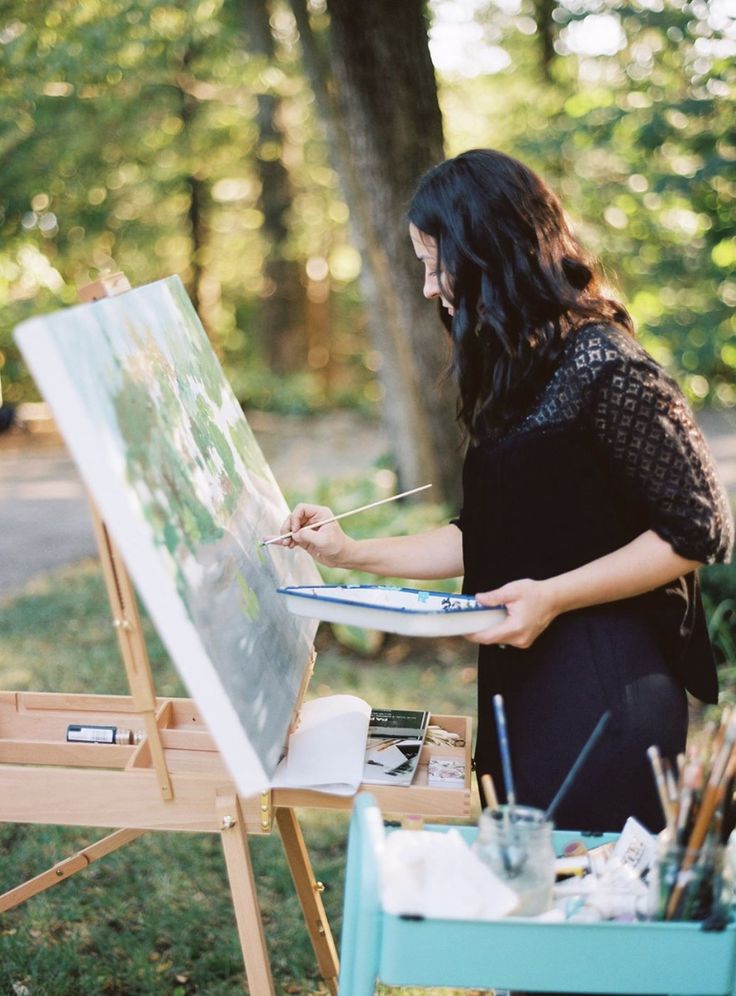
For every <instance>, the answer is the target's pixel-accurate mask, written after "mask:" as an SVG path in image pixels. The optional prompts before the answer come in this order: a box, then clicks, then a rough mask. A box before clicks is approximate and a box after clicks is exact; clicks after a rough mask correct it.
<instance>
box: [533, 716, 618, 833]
mask: <svg viewBox="0 0 736 996" xmlns="http://www.w3.org/2000/svg"><path fill="white" fill-rule="evenodd" d="M610 718H611V710H610V709H609V710H608V711H607V712H604V713H603V715H602V716H601V718H600V719H599V720H598V722H597V723H596V725H595V729H594V730H593V732H592V733H591V734H590V736H589V737H588V739H587V741H586V743H585V746H584V747H583V749H582V750H581V751H580V753H579V754H578V756H577V759H576V760H575V763H574V764H573V766H572V767H571V768H570V770H569V771H568V773H567V774H566V775H565V778H564V781H563V782H562V785H560V787H559V788H558V789H557V795H556V796H555V797H554V799H553V800H552V802H551V803H550V804H549V806H547V811H546V813H545V814H544V821H545V823H546V822H548V821H549V820H551V819H552V817H553V816H554V813H555V810H556V809H557V807H558V806H559V804H560V802H561V801H562V799H563V797H564V795H565V793H566V792H567V790H568V789H569V788H570V786H571V785H572V783H573V782H574V781H575V779H576V778H577V776H578V772H579V771H580V769H581V768H582V766H583V765H584V764H585V762H586V761H587V759H588V755H589V754H590V752H591V751H592V750H593V748H594V747H595V745H596V744H597V743H598V741H599V740H600V738H601V735H602V733H603V731H604V730H605V728H606V723H607V722H608V720H609V719H610Z"/></svg>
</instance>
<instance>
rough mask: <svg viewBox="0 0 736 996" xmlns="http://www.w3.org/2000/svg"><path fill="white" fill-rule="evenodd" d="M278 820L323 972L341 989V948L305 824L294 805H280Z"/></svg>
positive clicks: (330, 985)
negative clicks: (314, 868) (301, 823)
mask: <svg viewBox="0 0 736 996" xmlns="http://www.w3.org/2000/svg"><path fill="white" fill-rule="evenodd" d="M276 822H277V823H278V827H279V832H280V833H281V841H282V843H283V845H284V851H285V853H286V860H287V861H288V863H289V870H290V871H291V877H292V878H293V880H294V886H295V888H296V894H297V896H298V897H299V902H300V903H301V907H302V912H303V913H304V922H305V923H306V925H307V930H308V931H309V936H310V937H311V939H312V947H313V948H314V953H315V955H316V956H317V964H318V965H319V970H320V973H321V975H322V978H323V979H324V982H325V985H326V986H327V988H328V990H329V991H330V992H331V993H333V994H334V993H337V976H338V973H339V970H340V966H339V962H338V957H337V949H336V948H335V942H334V940H333V938H332V931H331V930H330V925H329V923H328V921H327V916H326V915H325V908H324V906H323V904H322V898H321V896H320V891H321V890H320V887H319V883H317V882H315V879H314V872H313V871H312V865H311V862H310V860H309V854H308V853H307V848H306V845H305V843H304V838H303V836H302V830H301V827H300V826H299V822H298V820H297V818H296V814H295V812H294V810H293V809H277V810H276Z"/></svg>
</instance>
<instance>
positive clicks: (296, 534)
mask: <svg viewBox="0 0 736 996" xmlns="http://www.w3.org/2000/svg"><path fill="white" fill-rule="evenodd" d="M331 515H332V512H331V511H330V509H329V508H327V507H326V506H324V505H304V504H300V505H297V506H296V507H295V508H294V511H293V512H292V513H291V515H289V517H288V519H286V521H285V522H284V524H283V526H282V531H283V532H284V533H286V532H293V536H292V537H291V539H288V540H283V541H282V542H281V545H282V546H286V547H289V548H293V547H300V548H301V549H302V550H306V552H307V553H308V554H309V555H310V556H311V557H313V558H314V559H315V560H316V561H317V562H318V563H320V564H325V565H326V566H328V567H345V568H350V569H352V570H360V571H368V572H369V573H370V574H379V575H383V576H384V577H400V578H416V579H417V580H439V579H440V578H455V577H460V576H461V575H462V573H463V548H462V533H461V532H460V530H459V529H458V528H457V526H453V525H447V526H439V527H438V528H437V529H431V530H429V531H427V532H424V533H416V534H414V535H412V536H386V537H374V538H371V539H362V540H356V539H352V538H351V537H350V536H348V535H347V534H346V533H344V532H343V530H342V529H341V528H340V525H339V523H337V522H330V523H328V524H327V525H324V526H320V527H319V528H317V529H315V528H312V526H311V523H316V522H321V521H323V520H324V519H329V518H330V517H331Z"/></svg>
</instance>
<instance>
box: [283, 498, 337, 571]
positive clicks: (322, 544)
mask: <svg viewBox="0 0 736 996" xmlns="http://www.w3.org/2000/svg"><path fill="white" fill-rule="evenodd" d="M332 515H333V513H332V510H331V509H329V508H328V507H327V506H326V505H306V504H304V503H303V502H300V503H299V504H298V505H296V506H295V507H294V510H293V511H292V512H291V514H290V515H289V516H288V518H286V519H285V520H284V522H283V523H282V525H281V530H280V532H281V533H292V536H291V537H290V538H289V539H285V540H280V541H279V546H285V547H287V549H290V550H292V549H294V548H296V547H299V548H300V549H302V550H305V551H306V552H307V553H308V554H309V556H310V557H313V558H314V560H316V561H317V562H318V563H320V564H325V565H326V566H327V567H343V566H345V564H344V561H346V560H347V554H348V550H349V549H350V548H351V545H352V544H353V540H351V539H350V537H349V536H347V535H346V534H345V533H344V532H343V531H342V529H341V528H340V526H339V524H338V523H337V522H330V523H328V524H327V525H324V526H318V527H317V528H314V527H315V524H316V523H319V522H324V520H325V519H331V518H332Z"/></svg>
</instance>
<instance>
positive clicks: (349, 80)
mask: <svg viewBox="0 0 736 996" xmlns="http://www.w3.org/2000/svg"><path fill="white" fill-rule="evenodd" d="M327 8H328V12H329V15H330V38H331V45H330V59H331V73H332V80H331V81H328V82H327V84H326V85H322V84H323V82H324V81H320V82H319V83H318V90H319V92H317V99H318V101H319V102H320V106H321V109H322V110H323V113H326V114H327V116H328V119H329V124H330V128H331V135H330V137H331V138H332V141H333V144H334V148H335V151H336V157H335V158H336V165H337V167H338V169H339V171H340V174H341V178H342V181H343V184H344V187H345V191H346V196H347V199H348V204H349V206H350V210H351V219H352V223H353V227H354V231H355V233H356V235H357V237H358V241H359V246H358V248H359V249H360V250H361V252H362V255H363V261H364V271H365V272H364V276H365V278H366V280H367V283H368V286H369V290H368V294H367V299H368V305H369V309H370V320H371V328H372V333H373V337H374V341H375V345H376V348H377V349H378V350H379V351H380V352H381V353H382V355H383V366H382V369H381V371H380V377H381V382H382V386H383V389H384V394H385V397H384V402H383V406H382V410H383V415H384V419H385V421H386V424H387V429H388V432H389V438H390V439H391V440H392V443H393V447H394V456H395V459H396V463H397V468H398V472H399V477H400V482H401V486H402V487H406V488H409V487H414V486H418V485H421V484H425V483H429V482H431V483H432V484H433V485H434V488H433V495H432V497H434V498H435V499H439V498H445V499H447V500H449V501H452V502H455V501H457V499H458V496H459V493H460V465H461V453H460V449H459V433H458V430H457V426H456V423H455V391H454V389H453V388H452V387H451V386H450V385H449V384H447V383H445V384H442V385H440V384H439V379H440V376H441V374H442V372H443V370H444V367H445V365H446V361H447V358H448V353H449V342H448V340H447V337H446V335H445V333H444V330H443V329H442V326H441V324H440V322H439V320H438V318H437V314H436V309H435V306H434V305H433V304H429V303H428V302H425V301H424V300H423V299H422V296H421V282H422V277H421V268H420V265H419V263H418V262H417V260H416V259H415V257H414V253H413V250H412V248H411V243H410V241H409V237H408V231H407V228H408V221H407V220H406V209H407V207H408V203H409V200H410V197H411V194H412V191H413V189H414V186H415V184H416V181H417V179H418V178H419V176H420V175H421V174H422V173H423V172H424V171H425V170H426V169H428V168H429V166H431V165H433V164H434V163H435V162H437V161H439V160H440V159H442V157H443V141H442V119H441V114H440V110H439V105H438V102H437V91H436V84H435V78H434V68H433V66H432V62H431V59H430V56H429V47H428V44H427V29H426V23H425V20H424V5H423V3H422V2H421V0H402V2H401V3H398V4H397V3H395V2H392V0H371V2H370V3H356V2H355V0H328V4H327ZM292 9H293V10H294V13H295V17H296V19H297V25H298V27H299V28H300V32H301V34H302V41H303V43H305V42H306V43H307V44H306V45H305V56H308V58H307V59H306V61H307V62H308V66H307V68H308V70H309V69H310V65H309V61H310V59H311V62H312V66H311V69H312V74H313V75H314V74H315V73H317V74H318V75H320V76H321V75H322V74H323V73H324V70H323V69H322V70H320V68H319V66H318V65H317V61H316V59H315V54H316V50H315V49H314V46H313V44H312V43H313V39H311V37H310V36H309V35H308V34H307V36H306V38H305V32H308V30H309V29H308V24H307V23H305V20H304V5H303V0H292ZM325 103H328V104H329V107H328V108H327V109H326V111H325V107H324V105H325Z"/></svg>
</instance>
